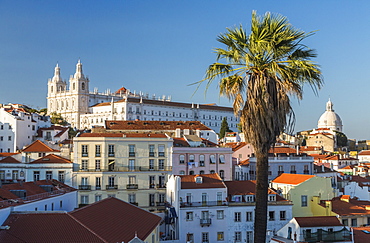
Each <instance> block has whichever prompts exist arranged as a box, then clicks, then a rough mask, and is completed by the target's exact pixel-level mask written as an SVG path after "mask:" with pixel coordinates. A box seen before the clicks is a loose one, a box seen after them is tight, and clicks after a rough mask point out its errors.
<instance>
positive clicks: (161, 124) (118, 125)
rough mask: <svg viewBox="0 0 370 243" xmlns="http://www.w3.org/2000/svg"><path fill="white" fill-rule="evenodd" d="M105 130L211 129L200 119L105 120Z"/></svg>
mask: <svg viewBox="0 0 370 243" xmlns="http://www.w3.org/2000/svg"><path fill="white" fill-rule="evenodd" d="M105 127H106V129H107V130H171V131H175V130H176V128H180V129H182V130H183V129H191V130H212V129H210V128H209V127H207V126H206V125H204V124H202V123H201V122H200V121H108V120H107V121H105Z"/></svg>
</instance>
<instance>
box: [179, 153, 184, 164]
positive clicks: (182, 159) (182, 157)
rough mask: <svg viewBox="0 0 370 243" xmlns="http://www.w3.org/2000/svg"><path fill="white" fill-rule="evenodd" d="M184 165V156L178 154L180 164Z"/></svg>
mask: <svg viewBox="0 0 370 243" xmlns="http://www.w3.org/2000/svg"><path fill="white" fill-rule="evenodd" d="M184 163H185V155H183V154H180V164H184Z"/></svg>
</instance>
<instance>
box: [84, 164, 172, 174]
mask: <svg viewBox="0 0 370 243" xmlns="http://www.w3.org/2000/svg"><path fill="white" fill-rule="evenodd" d="M79 171H84V172H96V169H95V168H94V169H87V168H86V169H82V168H81V169H79ZM99 171H100V172H107V171H111V172H112V171H113V172H127V171H172V166H117V165H114V166H110V168H101V169H100V170H99Z"/></svg>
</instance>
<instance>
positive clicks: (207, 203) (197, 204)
mask: <svg viewBox="0 0 370 243" xmlns="http://www.w3.org/2000/svg"><path fill="white" fill-rule="evenodd" d="M227 205H229V202H227V201H205V202H183V203H181V204H180V207H181V208H188V207H214V206H227Z"/></svg>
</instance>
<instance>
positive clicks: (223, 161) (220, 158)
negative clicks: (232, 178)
mask: <svg viewBox="0 0 370 243" xmlns="http://www.w3.org/2000/svg"><path fill="white" fill-rule="evenodd" d="M219 160H220V164H225V155H223V154H221V155H220V157H219Z"/></svg>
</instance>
